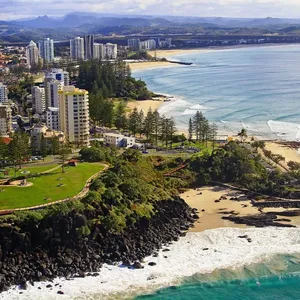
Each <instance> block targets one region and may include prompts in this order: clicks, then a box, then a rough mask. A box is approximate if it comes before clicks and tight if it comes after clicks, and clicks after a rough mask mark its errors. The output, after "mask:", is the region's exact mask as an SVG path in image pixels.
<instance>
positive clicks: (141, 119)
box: [137, 110, 145, 136]
mask: <svg viewBox="0 0 300 300" xmlns="http://www.w3.org/2000/svg"><path fill="white" fill-rule="evenodd" d="M144 118H145V116H144V112H143V111H142V110H140V112H139V115H138V120H137V125H138V127H137V133H138V134H139V135H140V136H141V135H142V133H143V130H144V126H143V125H144Z"/></svg>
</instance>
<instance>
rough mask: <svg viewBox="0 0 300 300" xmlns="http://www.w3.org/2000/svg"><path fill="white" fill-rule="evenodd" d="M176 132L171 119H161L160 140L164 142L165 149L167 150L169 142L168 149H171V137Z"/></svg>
mask: <svg viewBox="0 0 300 300" xmlns="http://www.w3.org/2000/svg"><path fill="white" fill-rule="evenodd" d="M175 132H176V128H175V122H174V119H173V118H170V119H169V118H166V117H164V116H163V117H162V118H161V140H162V141H164V142H165V146H166V148H168V145H169V141H170V142H171V145H170V147H171V148H172V139H173V135H174V133H175Z"/></svg>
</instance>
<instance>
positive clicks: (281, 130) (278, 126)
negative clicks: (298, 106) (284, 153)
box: [268, 120, 300, 141]
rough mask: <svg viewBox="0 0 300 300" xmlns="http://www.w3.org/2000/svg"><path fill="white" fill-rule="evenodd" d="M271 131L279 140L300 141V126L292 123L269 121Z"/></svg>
mask: <svg viewBox="0 0 300 300" xmlns="http://www.w3.org/2000/svg"><path fill="white" fill-rule="evenodd" d="M268 125H269V127H270V130H271V131H272V132H274V133H275V134H276V135H277V136H278V137H279V138H281V139H284V140H287V141H300V125H299V124H297V123H291V122H281V121H273V120H269V121H268Z"/></svg>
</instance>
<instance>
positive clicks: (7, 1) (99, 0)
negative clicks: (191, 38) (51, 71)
mask: <svg viewBox="0 0 300 300" xmlns="http://www.w3.org/2000/svg"><path fill="white" fill-rule="evenodd" d="M282 2H283V1H282V0H273V1H272V0H211V1H208V0H189V1H186V0H173V1H172V0H164V1H163V0H148V1H145V0H96V1H93V0H72V1H71V0H65V1H61V0H60V1H59V0H44V1H43V2H41V1H39V0H0V4H1V7H2V9H1V12H0V19H1V20H4V21H5V20H16V19H21V18H35V17H38V16H43V15H47V16H49V17H62V16H64V15H66V14H69V13H73V12H87V13H111V14H120V15H129V14H130V15H133V16H134V15H158V16H162V15H168V16H191V17H229V18H266V17H273V18H291V19H293V18H300V1H299V0H285V1H284V2H285V3H282ZM70 6H71V7H72V10H70Z"/></svg>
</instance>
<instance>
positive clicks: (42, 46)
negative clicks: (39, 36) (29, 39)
mask: <svg viewBox="0 0 300 300" xmlns="http://www.w3.org/2000/svg"><path fill="white" fill-rule="evenodd" d="M39 53H40V57H41V58H43V59H44V61H46V62H52V61H54V41H53V40H51V39H50V38H46V39H44V40H43V41H40V42H39Z"/></svg>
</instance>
